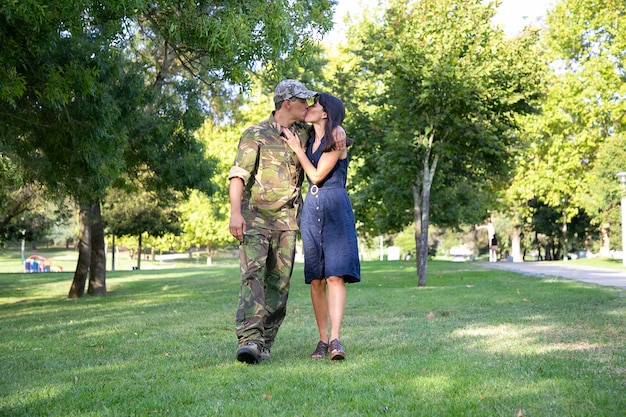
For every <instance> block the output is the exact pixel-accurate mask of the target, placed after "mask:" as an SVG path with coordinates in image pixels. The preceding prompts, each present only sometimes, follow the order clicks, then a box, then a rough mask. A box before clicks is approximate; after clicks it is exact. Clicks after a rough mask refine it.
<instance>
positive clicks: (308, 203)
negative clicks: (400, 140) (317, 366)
mask: <svg viewBox="0 0 626 417" xmlns="http://www.w3.org/2000/svg"><path fill="white" fill-rule="evenodd" d="M344 117H345V107H344V105H343V103H342V102H341V100H339V99H338V98H337V97H335V96H332V95H330V94H326V93H322V94H319V95H318V96H317V97H316V98H315V103H314V104H313V106H309V110H308V112H307V115H306V118H305V119H304V121H305V122H308V123H312V124H313V130H312V132H311V133H312V136H311V137H309V140H308V142H307V146H306V151H305V150H304V149H302V147H301V145H300V140H299V139H298V137H297V136H295V135H294V134H292V133H291V132H290V131H289V130H288V129H286V128H283V133H284V135H285V137H286V140H287V143H288V144H289V147H291V149H292V150H293V151H294V152H295V153H296V155H297V156H298V160H299V161H300V164H301V165H302V167H303V168H304V172H305V173H306V176H307V179H308V181H309V192H308V194H307V196H306V198H305V200H304V206H303V210H302V222H301V225H300V230H301V233H302V243H303V246H304V279H305V282H306V283H307V284H310V285H311V301H312V302H313V311H314V312H315V320H316V322H317V328H318V331H319V336H320V340H319V342H318V344H317V347H316V349H315V351H314V352H313V354H312V355H311V357H312V358H314V359H318V358H323V357H324V356H326V354H327V353H330V358H331V359H332V360H341V359H344V358H345V357H346V352H345V350H344V348H343V347H342V345H341V342H340V341H339V340H340V328H341V322H342V321H343V315H344V310H345V306H346V285H345V284H346V283H353V282H359V281H360V280H361V272H360V263H359V253H358V246H357V239H356V230H355V226H354V213H353V211H352V204H351V203H350V198H349V196H348V193H347V191H346V178H347V173H348V149H347V146H349V145H351V144H352V141H351V140H350V139H347V140H345V141H343V140H342V141H337V142H336V141H335V140H334V139H333V135H332V133H331V132H332V131H333V129H334V128H335V127H336V126H339V125H340V124H341V123H342V122H343V119H344ZM346 142H348V143H346ZM327 289H328V293H327ZM329 317H330V335H329V333H328V320H329ZM329 336H330V337H329ZM329 341H330V342H329Z"/></svg>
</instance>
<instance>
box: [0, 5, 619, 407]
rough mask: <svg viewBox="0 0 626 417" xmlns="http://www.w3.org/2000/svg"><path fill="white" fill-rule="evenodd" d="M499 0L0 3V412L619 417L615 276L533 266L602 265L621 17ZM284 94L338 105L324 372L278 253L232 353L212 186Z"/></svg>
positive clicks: (232, 294)
mask: <svg viewBox="0 0 626 417" xmlns="http://www.w3.org/2000/svg"><path fill="white" fill-rule="evenodd" d="M504 1H505V2H506V1H511V0H504ZM501 5H502V1H500V0H498V1H486V0H467V1H464V2H458V1H456V0H429V1H419V0H390V1H388V2H375V1H371V2H365V3H363V4H361V6H360V7H358V8H357V7H352V6H350V7H348V9H349V12H347V13H345V15H344V21H343V22H342V25H343V26H342V31H341V32H335V31H333V30H332V29H333V24H335V23H334V22H336V20H335V16H334V14H336V12H337V9H338V8H339V7H341V8H342V9H343V10H346V0H340V1H339V4H338V3H337V2H335V1H327V0H308V1H290V2H267V1H265V0H242V1H238V2H215V1H208V0H198V1H195V2H180V1H176V0H154V1H145V0H133V1H127V0H98V1H94V0H84V1H78V0H59V1H55V2H49V1H47V0H31V1H28V2H15V1H13V2H8V3H6V4H2V5H0V34H2V39H3V48H2V50H1V51H0V62H1V63H2V66H3V68H4V71H3V73H2V74H0V122H1V123H0V126H2V127H1V128H0V358H1V361H0V372H1V373H2V374H1V375H0V416H43V415H46V416H152V415H159V416H161V415H162V416H165V415H171V416H209V415H220V416H222V415H224V416H241V415H259V416H261V415H270V416H314V415H321V414H333V415H340V416H377V415H395V416H481V417H482V416H511V417H532V416H555V417H556V416H564V415H567V416H575V417H578V416H594V417H595V416H623V415H626V397H625V396H624V392H625V391H626V365H625V364H626V331H625V329H626V326H625V324H626V323H625V321H626V305H625V303H626V298H625V297H624V288H623V285H622V284H621V281H619V282H618V281H615V285H611V282H607V279H606V277H605V279H604V280H603V282H602V285H598V283H597V282H595V281H594V280H591V279H568V278H563V277H560V276H558V275H557V274H556V273H554V274H553V273H551V272H550V271H554V270H556V269H558V268H559V267H560V266H562V265H569V266H571V267H574V266H580V269H581V270H584V268H585V267H588V268H600V269H601V270H611V271H619V272H620V274H621V273H622V272H623V271H625V270H626V249H625V247H626V118H625V117H624V115H626V90H625V88H626V54H624V51H626V36H625V28H626V3H624V1H623V0H606V1H604V2H597V1H594V0H555V1H554V2H550V5H549V6H548V7H546V8H545V15H542V16H538V17H537V18H533V19H527V21H525V23H524V26H523V27H520V28H518V29H516V30H515V31H513V32H511V31H508V30H505V28H503V27H502V25H500V24H498V23H496V21H495V20H494V18H495V17H496V16H497V13H498V12H497V11H498V9H499V7H500V6H501ZM353 6H354V5H353ZM284 79H297V80H299V81H301V82H302V83H303V85H304V86H306V87H305V89H310V90H311V92H318V93H331V94H333V95H336V96H337V97H338V98H340V99H341V100H342V101H343V103H344V104H345V110H346V117H345V119H342V120H343V122H342V123H341V126H342V128H344V130H345V132H346V135H347V137H348V139H349V141H346V143H350V144H351V145H350V146H349V149H347V150H345V152H346V153H348V155H349V163H350V165H349V168H348V169H347V170H346V171H347V174H346V175H347V185H346V187H345V188H346V191H347V193H348V194H349V199H350V201H351V203H352V209H353V212H354V219H355V229H356V234H357V240H358V242H357V245H358V253H359V256H360V261H361V265H362V278H363V279H362V282H360V283H358V284H350V285H348V286H347V289H348V304H347V306H346V311H345V322H344V330H343V335H344V336H343V340H342V342H345V345H346V347H347V351H348V357H347V358H346V360H344V361H341V363H334V362H331V361H330V360H320V361H315V362H312V361H311V359H310V357H309V353H310V352H309V350H310V347H311V344H312V343H315V338H316V335H315V331H316V328H315V327H316V325H315V322H314V319H313V311H312V306H311V301H310V299H309V293H308V289H309V288H308V287H307V286H306V285H305V284H304V282H303V270H304V268H303V265H302V250H301V247H302V245H301V240H298V241H297V251H296V252H297V253H296V267H295V270H294V272H293V278H292V281H291V292H290V296H289V304H288V311H287V317H286V319H285V323H284V325H283V327H282V328H281V332H280V333H279V334H278V338H277V340H276V344H275V346H274V347H273V348H272V352H271V353H272V355H271V360H267V361H264V362H262V363H259V364H258V366H256V365H255V366H246V365H245V364H241V363H239V362H237V360H236V359H235V350H236V349H237V340H236V337H235V310H236V308H237V302H238V300H237V293H238V289H239V286H240V284H241V271H240V265H239V263H238V254H239V245H238V242H237V240H236V239H239V237H234V235H233V234H231V233H232V229H231V230H230V231H229V227H230V224H229V221H230V219H231V216H233V215H232V205H231V201H230V198H229V197H230V189H229V179H228V175H229V172H230V171H229V170H230V169H231V167H233V161H235V158H236V157H238V156H239V155H238V146H239V144H240V143H241V142H242V138H243V135H242V132H246V131H247V129H248V128H249V127H250V126H255V125H256V124H257V123H258V122H260V121H262V120H270V119H272V118H273V115H274V114H275V113H272V111H273V110H274V109H275V105H276V104H277V102H275V101H273V100H272V93H273V92H274V88H275V87H276V85H277V84H278V83H279V82H280V81H281V80H284ZM292 98H294V99H303V98H302V97H297V96H293V97H284V99H285V100H283V101H286V99H289V103H291V99H292ZM308 98H312V97H308ZM296 102H297V103H299V104H298V105H301V106H305V107H303V109H304V110H306V111H307V112H308V106H309V105H311V106H313V105H316V104H311V103H313V102H311V103H308V102H306V101H304V102H303V101H298V100H296V101H295V102H294V103H296ZM289 103H288V104H289ZM303 114H304V113H303ZM268 116H269V119H268ZM302 117H304V116H302ZM299 120H300V119H299ZM281 125H282V124H279V125H278V127H279V128H281V129H282V127H284V126H282V127H281ZM309 128H310V126H309ZM279 131H280V129H279ZM311 132H312V131H311V130H308V131H307V127H306V126H303V130H302V135H303V139H302V140H306V139H307V135H308V137H309V139H310V138H311V137H312V136H311V135H312V133H311ZM280 145H284V144H282V143H279V145H278V146H276V149H274V151H275V152H276V155H282V156H281V157H283V156H284V158H285V160H289V161H297V158H295V153H294V152H293V151H292V149H290V148H288V147H287V145H284V149H283V146H280ZM262 146H263V145H259V147H262ZM294 158H295V159H294ZM287 165H289V164H287ZM293 166H295V167H296V170H294V171H293V172H292V171H291V170H288V171H287V173H288V174H289V175H290V177H292V178H293V180H294V181H293V182H294V184H295V183H296V182H298V184H297V185H296V187H297V191H298V193H299V192H300V191H301V192H302V195H307V192H308V184H309V182H308V181H307V180H306V179H304V175H300V174H302V173H301V172H299V169H300V168H298V165H297V164H295V162H294V165H293ZM290 169H291V168H290ZM252 177H254V176H252ZM252 177H251V178H252ZM242 179H243V178H242ZM300 181H302V182H301V184H302V189H300V188H299V187H300ZM252 185H255V184H254V182H252V184H246V186H247V187H251V186H252ZM316 186H317V184H316ZM277 188H279V187H277ZM266 191H267V192H268V195H270V194H272V193H274V192H276V193H277V195H278V191H279V190H274V189H271V190H270V189H266ZM298 193H292V194H294V195H296V194H298ZM298 195H299V194H298ZM296 200H297V199H296ZM294 201H295V200H294ZM296 207H298V204H294V206H293V207H291V208H293V209H295V208H296ZM295 211H297V210H295ZM293 219H294V221H293V226H294V228H295V227H297V226H298V225H297V220H296V219H297V216H296V215H294V216H293ZM350 227H352V225H351V224H350ZM242 236H243V235H242ZM514 265H518V266H520V265H525V266H527V267H528V266H531V265H532V267H533V268H534V269H533V272H531V273H528V272H527V270H525V269H523V268H521V267H518V268H517V269H515V268H512V266H514ZM602 268H604V269H602ZM542 271H543V272H542ZM589 275H591V273H589ZM607 276H608V274H607Z"/></svg>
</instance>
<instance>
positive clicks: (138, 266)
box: [137, 233, 143, 271]
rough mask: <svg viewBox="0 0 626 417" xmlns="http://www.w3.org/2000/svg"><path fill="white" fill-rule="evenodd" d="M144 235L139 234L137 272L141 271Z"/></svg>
mask: <svg viewBox="0 0 626 417" xmlns="http://www.w3.org/2000/svg"><path fill="white" fill-rule="evenodd" d="M142 235H143V233H139V248H137V271H139V270H140V269H141V245H142V242H141V241H142V239H141V236H142Z"/></svg>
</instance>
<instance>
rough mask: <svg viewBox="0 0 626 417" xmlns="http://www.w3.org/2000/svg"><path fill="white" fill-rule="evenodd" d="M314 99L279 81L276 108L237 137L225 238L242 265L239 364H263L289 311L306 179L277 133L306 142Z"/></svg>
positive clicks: (298, 85) (299, 86)
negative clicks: (232, 243)
mask: <svg viewBox="0 0 626 417" xmlns="http://www.w3.org/2000/svg"><path fill="white" fill-rule="evenodd" d="M316 94H317V93H315V92H314V91H311V90H309V89H307V88H306V87H305V86H304V85H302V83H300V82H299V81H296V80H283V81H281V82H280V83H279V84H278V85H277V86H276V89H275V90H274V104H275V111H274V112H272V114H271V115H270V116H269V118H268V119H267V120H264V121H262V122H260V123H259V124H257V125H254V126H252V127H250V128H248V129H246V131H244V132H243V134H242V136H241V139H240V141H239V146H238V151H237V156H236V157H235V162H234V164H233V167H232V168H231V169H230V172H229V173H228V178H229V180H230V190H229V194H230V205H231V210H230V215H231V217H230V233H231V234H232V235H233V236H234V237H235V239H237V240H238V241H239V261H240V267H241V288H240V291H239V305H238V309H237V315H236V320H235V321H236V334H237V342H238V349H237V360H238V361H240V362H245V363H258V362H260V361H261V360H265V359H269V357H270V349H271V348H272V345H273V344H274V340H275V338H276V334H277V333H278V329H279V327H280V325H281V324H282V322H283V319H284V318H285V314H286V312H287V297H288V296H289V285H290V280H291V273H292V271H293V261H294V258H295V247H296V232H297V229H298V217H299V214H300V208H301V202H302V195H301V186H302V180H303V178H304V175H303V170H302V167H301V165H300V163H299V162H298V159H297V157H296V155H295V154H294V153H293V152H292V151H291V150H290V148H289V146H288V145H287V143H286V142H285V141H284V140H283V138H282V137H281V131H282V128H283V127H286V128H289V129H290V130H291V131H292V132H293V133H295V134H296V135H298V136H299V137H300V140H301V141H302V142H303V144H305V143H306V141H307V138H308V132H309V127H308V126H307V125H306V124H304V123H303V120H304V117H305V116H306V113H307V111H308V102H307V100H309V99H311V98H313V97H314V96H315V95H316ZM344 133H345V132H344Z"/></svg>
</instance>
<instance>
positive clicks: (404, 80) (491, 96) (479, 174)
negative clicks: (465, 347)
mask: <svg viewBox="0 0 626 417" xmlns="http://www.w3.org/2000/svg"><path fill="white" fill-rule="evenodd" d="M493 13H494V10H493V6H492V5H484V4H483V2H482V1H480V0H472V1H468V2H463V3H459V2H456V1H451V0H438V1H428V2H425V1H391V2H390V5H389V8H388V9H387V10H386V11H385V12H384V14H382V15H381V16H380V18H379V19H377V20H375V21H373V22H362V24H363V25H364V29H363V31H362V32H359V33H358V35H359V36H355V41H356V43H355V44H353V46H352V47H351V48H352V54H354V55H355V56H356V57H357V58H356V59H355V61H356V63H355V64H354V67H353V68H355V71H357V72H356V73H355V78H357V79H366V78H371V79H373V82H372V83H371V84H369V85H370V86H372V87H373V88H370V89H369V94H371V96H369V97H367V98H364V97H362V96H358V97H355V96H352V97H350V100H351V101H352V102H357V103H358V102H367V103H369V104H370V105H371V104H372V103H373V104H374V105H376V106H377V108H375V109H371V108H370V109H367V108H366V109H364V110H363V111H362V113H361V114H358V115H357V117H359V118H360V119H359V122H361V123H363V120H365V119H367V118H370V120H372V121H370V122H369V123H367V124H363V125H361V126H360V127H359V128H355V129H352V132H354V135H355V136H356V137H357V141H356V142H357V145H356V147H355V150H356V151H357V152H356V156H357V157H358V158H359V159H360V163H361V164H362V166H360V167H359V172H358V175H357V177H356V180H357V184H356V186H355V188H356V196H357V197H356V198H355V200H356V201H357V203H355V206H356V207H357V208H356V211H357V217H358V218H361V219H368V220H369V219H373V218H375V217H379V218H380V217H383V218H385V219H386V221H385V223H386V224H383V225H382V226H385V229H386V230H389V229H391V228H394V229H396V230H398V229H399V228H400V227H402V226H403V225H406V224H408V223H410V222H411V221H414V223H415V242H416V255H417V256H416V258H417V263H418V277H419V279H418V285H419V286H423V285H425V284H426V269H427V261H428V244H427V242H428V226H429V220H430V213H431V197H432V198H433V200H432V201H433V203H432V206H433V207H441V208H442V210H440V211H439V210H438V211H435V212H434V215H435V217H434V219H437V220H438V221H439V222H441V223H445V222H446V221H447V222H460V221H463V220H465V221H468V220H469V221H472V222H475V220H476V219H478V218H480V219H479V220H480V221H482V220H483V218H484V217H485V211H484V210H485V204H483V202H485V201H488V199H491V200H494V197H495V196H494V190H495V189H498V188H499V187H501V186H502V184H504V181H505V180H506V179H507V173H508V172H509V168H510V161H511V157H512V155H513V151H514V149H515V146H516V137H515V135H514V134H513V131H514V129H515V127H516V119H515V118H516V115H518V114H520V113H526V112H529V111H531V110H532V105H531V104H532V101H533V100H534V99H536V98H537V97H538V95H539V91H538V86H539V81H540V69H541V66H540V62H539V61H538V60H536V59H535V58H536V54H535V52H534V51H536V41H537V37H536V36H534V35H533V34H530V33H528V34H527V36H523V37H520V38H517V39H514V40H509V39H506V38H505V37H504V34H503V32H502V31H501V30H500V29H494V28H493V27H492V25H491V17H492V16H493ZM353 73H354V72H353ZM356 91H359V90H356ZM359 139H361V140H359ZM437 172H438V173H439V175H438V176H436V175H435V174H436V173H437ZM475 203H478V204H475ZM378 227H380V226H378Z"/></svg>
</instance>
